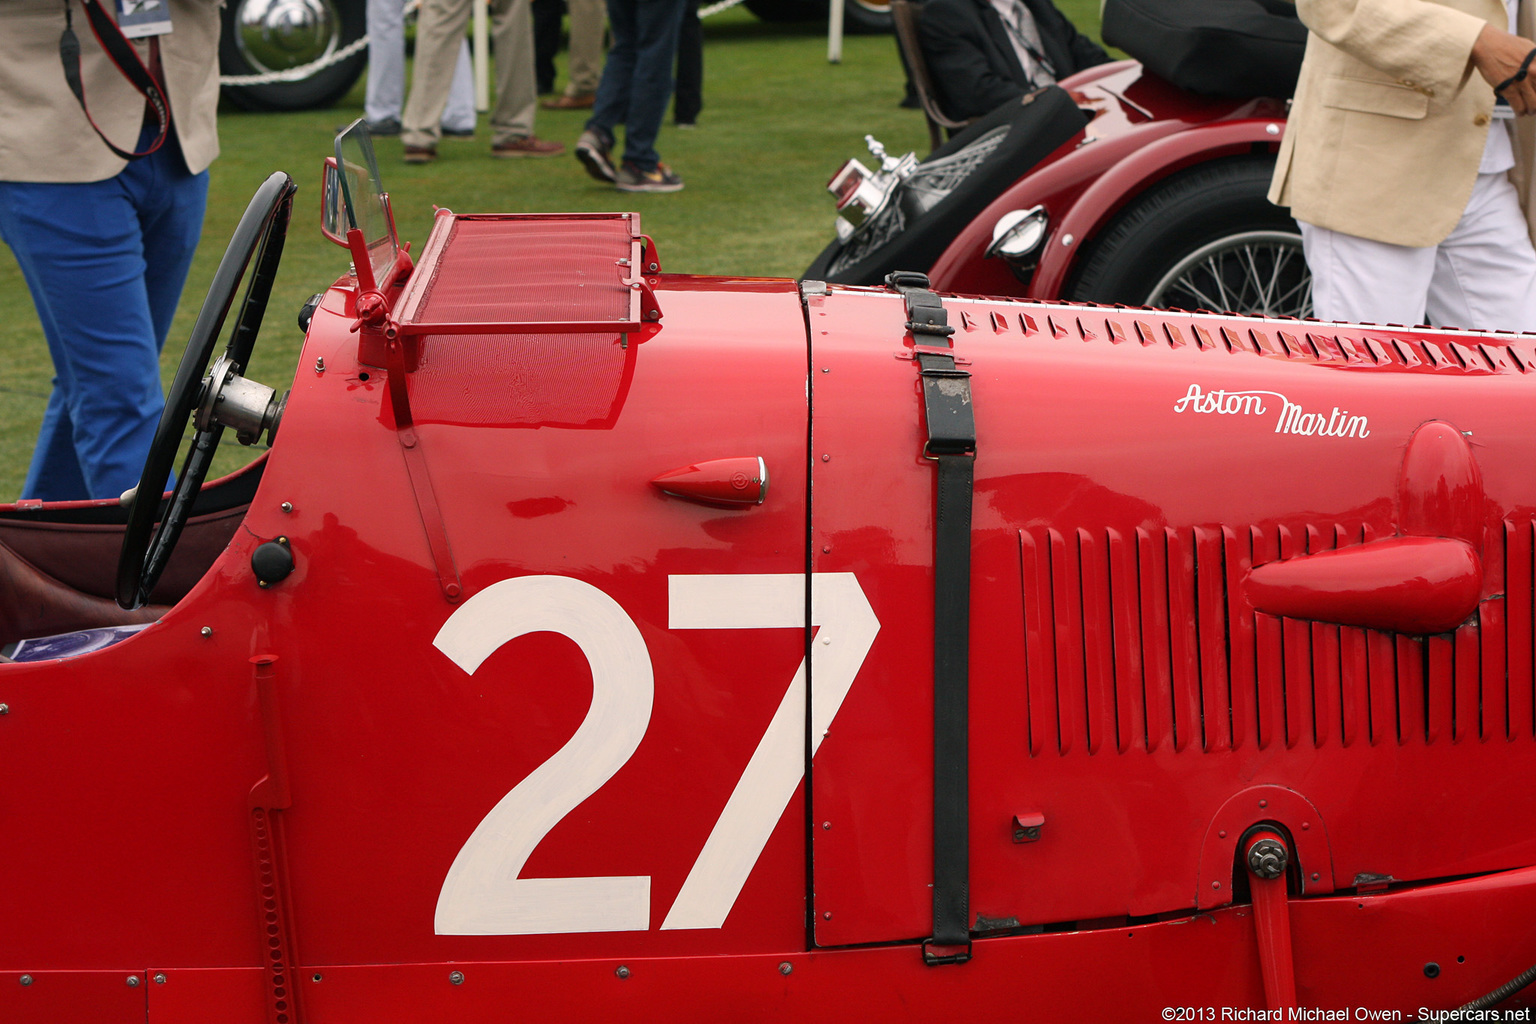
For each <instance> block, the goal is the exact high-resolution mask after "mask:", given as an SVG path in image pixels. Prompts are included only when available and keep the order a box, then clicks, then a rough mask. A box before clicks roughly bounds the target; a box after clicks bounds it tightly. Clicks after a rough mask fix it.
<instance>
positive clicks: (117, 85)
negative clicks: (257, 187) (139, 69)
mask: <svg viewBox="0 0 1536 1024" xmlns="http://www.w3.org/2000/svg"><path fill="white" fill-rule="evenodd" d="M170 3H171V26H172V31H171V34H170V35H168V36H163V37H161V44H160V60H161V65H162V66H163V67H164V68H165V79H166V83H165V84H166V92H167V93H168V95H169V96H170V100H171V112H172V119H173V122H174V126H175V131H176V135H177V138H178V139H179V141H180V142H181V151H182V154H183V155H184V156H185V157H186V161H187V168H188V169H189V170H190V171H192V172H193V173H194V174H196V173H198V172H200V171H202V170H204V169H205V168H206V167H207V166H208V165H209V164H210V163H212V162H213V158H214V157H216V156H218V155H219V135H218V127H217V124H216V115H217V111H218V104H219V0H170ZM72 7H73V9H74V28H75V35H76V36H78V37H79V39H80V78H81V81H82V82H83V84H84V86H85V99H86V102H87V103H89V104H90V107H91V115H92V117H94V118H95V119H96V123H97V124H98V125H100V126H101V130H102V131H103V132H105V133H106V135H107V138H109V139H111V140H112V142H113V143H114V144H115V145H117V146H118V147H119V148H120V149H128V150H131V149H133V148H134V144H135V143H136V142H137V141H138V138H139V129H140V127H141V126H142V125H143V122H144V98H143V97H142V96H141V95H140V94H139V93H138V91H137V90H135V89H134V88H133V86H132V85H130V84H129V83H128V80H127V79H126V78H124V77H123V76H122V75H121V74H120V73H119V72H118V70H117V68H116V66H114V65H113V64H112V62H111V60H110V59H108V57H107V55H106V53H105V51H103V50H102V48H101V44H100V43H99V42H97V41H96V36H95V34H94V33H93V32H92V31H91V25H90V21H89V20H88V19H87V18H86V16H85V11H84V10H83V8H82V7H81V6H80V3H79V0H72ZM102 7H103V8H104V9H105V10H106V11H107V12H108V13H109V14H113V15H114V16H115V14H116V11H117V4H116V2H115V0H102ZM63 31H64V5H63V3H62V2H61V0H0V181H46V182H81V181H103V180H105V179H107V178H110V177H113V176H114V175H116V174H117V173H118V172H120V171H121V170H122V169H123V167H124V166H125V165H126V163H127V161H125V160H122V159H121V158H119V157H118V156H116V155H115V154H113V152H112V151H111V150H110V149H108V148H107V147H106V145H105V144H104V143H103V142H102V141H101V139H100V138H98V137H97V135H96V133H95V132H94V131H92V130H91V125H90V122H88V121H87V120H86V119H85V114H84V113H83V112H82V111H81V110H80V104H79V103H78V102H77V101H76V100H75V95H74V93H72V92H70V91H69V86H68V85H67V84H65V81H64V68H63V65H62V63H61V62H60V60H59V35H60V33H62V32H63ZM135 47H136V48H137V49H138V51H139V56H140V57H141V58H143V59H144V60H145V62H146V64H147V63H148V53H149V45H148V43H147V42H140V43H135Z"/></svg>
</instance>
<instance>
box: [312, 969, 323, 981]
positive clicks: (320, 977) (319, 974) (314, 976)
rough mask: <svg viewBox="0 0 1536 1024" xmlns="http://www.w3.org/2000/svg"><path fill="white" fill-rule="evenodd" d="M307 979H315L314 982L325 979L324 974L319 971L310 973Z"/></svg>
mask: <svg viewBox="0 0 1536 1024" xmlns="http://www.w3.org/2000/svg"><path fill="white" fill-rule="evenodd" d="M309 980H310V981H315V982H320V981H324V980H325V975H323V974H321V973H320V972H319V971H316V972H315V973H314V974H311V975H310V976H309Z"/></svg>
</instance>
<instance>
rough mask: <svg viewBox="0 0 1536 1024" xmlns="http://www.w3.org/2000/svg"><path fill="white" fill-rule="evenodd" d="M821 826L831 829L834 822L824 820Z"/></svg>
mask: <svg viewBox="0 0 1536 1024" xmlns="http://www.w3.org/2000/svg"><path fill="white" fill-rule="evenodd" d="M821 827H822V829H824V830H825V829H829V828H831V827H832V823H831V822H830V821H824V822H822V823H821Z"/></svg>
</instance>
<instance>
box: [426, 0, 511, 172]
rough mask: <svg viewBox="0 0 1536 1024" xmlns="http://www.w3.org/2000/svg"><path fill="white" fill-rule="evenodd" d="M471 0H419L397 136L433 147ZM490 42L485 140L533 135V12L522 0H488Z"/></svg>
mask: <svg viewBox="0 0 1536 1024" xmlns="http://www.w3.org/2000/svg"><path fill="white" fill-rule="evenodd" d="M472 3H473V0H422V4H421V15H420V17H419V20H418V21H417V22H416V69H415V72H414V75H413V78H412V80H411V98H410V99H409V100H407V101H406V104H405V113H404V114H403V115H401V118H400V122H401V128H402V130H401V133H400V141H401V142H403V143H404V144H405V145H407V146H435V145H437V141H438V139H439V138H440V137H441V135H442V129H441V128H440V127H439V125H440V124H441V123H442V119H443V110H444V109H445V108H446V107H447V105H448V92H449V88H450V87H451V86H452V84H453V69H454V66H455V64H456V63H457V62H458V59H459V48H460V47H461V46H462V45H463V43H462V40H463V38H464V32H465V30H466V29H467V28H468V26H469V16H470V13H471V6H472ZM491 10H492V21H491V41H492V45H493V46H494V47H495V52H496V106H495V107H494V108H492V110H491V145H493V146H497V145H501V144H502V143H504V142H511V141H514V140H516V139H521V138H524V137H526V136H529V135H532V134H533V113H534V109H535V107H536V106H537V100H538V93H537V85H536V84H535V81H534V73H533V12H532V11H531V9H530V8H529V6H528V0H493V3H492V7H491Z"/></svg>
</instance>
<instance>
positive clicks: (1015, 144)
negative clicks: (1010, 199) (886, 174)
mask: <svg viewBox="0 0 1536 1024" xmlns="http://www.w3.org/2000/svg"><path fill="white" fill-rule="evenodd" d="M1026 99H1027V102H1022V103H1005V104H1003V105H1002V106H1000V107H998V108H997V109H996V110H994V111H992V112H991V113H990V114H988V115H987V116H986V117H984V118H982V119H981V120H980V121H977V122H976V123H975V124H972V125H971V126H969V127H968V128H966V129H965V130H964V131H961V132H959V133H957V134H956V135H955V137H954V138H952V139H950V140H949V141H948V142H946V143H945V144H944V145H942V146H940V147H939V148H938V149H936V150H934V151H933V152H932V153H931V154H929V155H928V157H927V158H926V159H925V160H923V161H922V162H921V163H919V164H918V166H917V170H916V172H915V173H914V174H913V175H912V176H911V177H910V178H908V179H907V180H906V181H905V182H903V183H902V184H901V185H899V186H898V187H897V189H896V191H895V193H894V194H893V195H892V197H891V200H890V201H889V202H888V203H886V205H885V206H884V207H883V208H882V209H881V210H880V212H878V213H877V214H875V216H873V217H871V218H870V219H869V221H868V222H867V223H866V224H864V226H863V227H862V228H861V229H860V230H859V231H858V232H857V233H856V234H854V235H853V236H852V237H850V238H849V239H848V241H847V242H846V243H845V242H842V241H840V240H838V239H835V238H834V239H833V240H832V242H831V244H829V245H828V246H827V247H826V248H825V249H823V250H822V252H821V255H819V256H817V257H816V259H815V261H814V262H812V263H811V265H810V266H809V267H807V268H806V271H805V273H804V274H803V275H802V276H803V277H805V278H807V279H809V280H813V281H827V282H832V283H836V284H879V283H880V282H881V281H883V280H885V275H886V274H888V273H890V272H891V271H893V270H917V271H923V272H926V271H927V270H928V269H929V268H930V267H932V266H933V262H934V260H937V259H938V258H939V256H941V255H942V254H943V252H944V250H945V249H946V248H948V247H949V243H950V242H952V241H954V238H955V236H956V235H958V234H959V233H960V231H961V229H962V228H964V227H965V226H966V225H967V224H969V223H970V222H971V221H972V220H974V219H975V218H976V216H977V215H978V214H980V213H981V211H982V210H983V209H985V208H986V206H987V204H988V203H990V202H992V200H993V199H996V198H997V197H998V196H999V195H1001V194H1002V193H1003V191H1004V190H1005V189H1007V188H1008V187H1009V186H1010V185H1012V184H1013V183H1014V182H1016V181H1018V180H1019V178H1020V177H1022V176H1023V175H1024V173H1025V172H1026V171H1028V170H1029V169H1030V168H1031V167H1033V166H1035V165H1036V164H1037V163H1039V162H1040V161H1041V160H1043V159H1045V158H1046V157H1047V156H1049V155H1050V154H1051V153H1052V152H1054V151H1055V150H1056V149H1057V148H1058V147H1060V146H1061V145H1063V144H1064V143H1066V142H1067V141H1069V140H1070V139H1071V138H1072V137H1073V136H1074V135H1076V134H1077V133H1078V132H1080V131H1082V129H1083V126H1084V125H1086V124H1087V123H1088V115H1087V114H1085V113H1083V111H1082V110H1080V109H1079V108H1078V106H1077V104H1076V103H1075V102H1074V101H1073V99H1072V97H1071V96H1070V95H1069V94H1068V93H1067V92H1066V90H1064V89H1062V88H1060V87H1059V86H1054V85H1053V86H1048V87H1046V88H1044V89H1042V90H1040V91H1039V92H1037V93H1034V94H1033V95H1032V96H1030V97H1027V98H1026ZM923 192H927V193H928V194H929V195H930V196H936V195H942V198H940V199H937V201H933V200H932V199H931V198H930V199H926V200H922V201H920V202H916V203H914V199H917V198H918V196H919V194H920V193H923Z"/></svg>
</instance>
